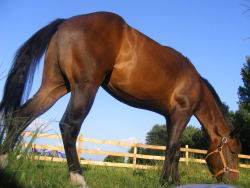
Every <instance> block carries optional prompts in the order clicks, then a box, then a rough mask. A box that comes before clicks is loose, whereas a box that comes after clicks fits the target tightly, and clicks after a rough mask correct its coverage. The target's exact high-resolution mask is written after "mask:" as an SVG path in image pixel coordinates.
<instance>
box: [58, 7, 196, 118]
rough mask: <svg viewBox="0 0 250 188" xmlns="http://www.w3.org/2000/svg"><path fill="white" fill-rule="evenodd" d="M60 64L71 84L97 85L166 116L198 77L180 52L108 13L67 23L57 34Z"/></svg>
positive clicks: (114, 94)
mask: <svg viewBox="0 0 250 188" xmlns="http://www.w3.org/2000/svg"><path fill="white" fill-rule="evenodd" d="M57 43H58V51H59V52H58V54H59V62H60V67H61V70H62V72H63V73H64V74H65V75H66V77H67V79H68V80H69V82H70V84H71V85H74V84H75V83H79V82H81V81H82V82H86V80H87V81H88V82H93V83H95V84H97V85H98V84H99V85H102V86H103V87H104V88H105V89H106V90H107V91H108V92H109V93H110V94H111V95H113V96H115V97H116V98H118V99H119V100H121V101H122V102H124V103H127V104H129V105H132V106H135V107H139V108H146V109H150V110H153V111H156V112H159V113H162V114H164V113H166V109H171V108H172V106H174V105H173V103H174V102H173V101H175V99H173V98H174V97H175V96H176V95H178V94H179V95H182V96H184V95H185V94H186V93H187V92H188V91H189V90H190V89H193V90H194V91H196V88H194V87H193V84H190V83H195V82H196V83H198V82H197V80H198V79H199V76H198V73H197V72H196V70H195V68H194V67H193V66H192V64H191V63H190V62H189V61H188V60H187V59H186V58H185V57H184V56H183V55H182V54H180V53H179V52H177V51H176V50H174V49H172V48H168V47H164V46H162V45H160V44H159V43H157V42H155V41H154V40H152V39H151V38H149V37H147V36H145V35H144V34H142V33H141V32H139V31H137V30H136V29H134V28H132V27H130V26H129V25H128V24H126V22H125V21H124V20H123V19H122V18H121V17H120V16H118V15H116V14H113V13H107V12H99V13H92V14H86V15H80V16H76V17H72V18H70V19H68V20H67V21H66V22H65V23H63V24H62V25H61V26H60V27H59V30H58V32H57Z"/></svg>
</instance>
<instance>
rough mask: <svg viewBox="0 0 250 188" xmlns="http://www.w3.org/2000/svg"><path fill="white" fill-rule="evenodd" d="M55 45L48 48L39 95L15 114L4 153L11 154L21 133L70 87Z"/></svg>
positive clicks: (11, 121)
mask: <svg viewBox="0 0 250 188" xmlns="http://www.w3.org/2000/svg"><path fill="white" fill-rule="evenodd" d="M57 62H58V61H57V55H56V54H55V50H54V48H53V43H52V44H51V45H50V47H49V48H48V51H47V54H46V57H45V63H44V71H43V78H42V84H41V87H40V89H39V90H38V91H37V93H36V94H35V95H34V96H33V97H32V98H31V99H29V100H28V101H27V102H26V103H25V104H24V105H22V106H20V108H19V109H18V110H17V111H16V112H15V113H14V115H13V116H14V118H13V119H11V120H10V123H11V127H12V128H11V129H10V131H9V133H8V135H7V137H6V139H5V143H4V151H3V153H8V152H10V151H11V150H12V149H13V147H14V146H15V142H16V139H17V138H18V137H19V135H20V134H21V132H22V131H23V130H24V129H25V128H26V127H27V126H28V125H29V124H30V123H31V122H32V121H33V120H34V119H35V118H36V117H38V116H39V115H41V114H42V113H44V112H45V111H46V110H47V109H49V108H50V107H51V106H52V105H53V104H54V103H55V102H56V101H57V100H58V99H59V98H60V97H62V96H63V95H65V94H66V93H67V92H69V90H68V88H69V87H68V85H67V83H66V82H65V78H64V77H63V75H62V73H61V70H60V68H59V65H58V63H57Z"/></svg>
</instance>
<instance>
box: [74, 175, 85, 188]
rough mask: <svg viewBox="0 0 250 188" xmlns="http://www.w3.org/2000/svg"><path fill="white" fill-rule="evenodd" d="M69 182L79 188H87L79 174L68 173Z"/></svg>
mask: <svg viewBox="0 0 250 188" xmlns="http://www.w3.org/2000/svg"><path fill="white" fill-rule="evenodd" d="M70 180H71V183H72V184H73V185H77V186H80V187H84V188H87V187H86V182H85V180H84V177H83V176H82V175H81V174H79V173H76V172H70Z"/></svg>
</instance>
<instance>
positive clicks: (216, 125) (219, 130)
mask: <svg viewBox="0 0 250 188" xmlns="http://www.w3.org/2000/svg"><path fill="white" fill-rule="evenodd" d="M195 116H196V118H197V119H198V120H199V122H200V123H201V124H202V126H203V127H204V128H205V130H206V132H207V133H208V135H209V137H210V140H211V141H212V142H214V141H217V142H218V141H219V140H221V138H222V137H224V136H227V135H228V133H229V132H230V129H231V127H230V125H229V124H228V123H227V121H226V120H225V117H224V115H223V112H222V111H221V109H220V107H219V104H218V102H217V101H216V99H215V97H214V95H213V94H212V92H211V91H210V90H209V89H208V87H207V86H206V84H204V85H203V94H202V96H201V102H200V106H199V108H198V110H197V111H196V113H195Z"/></svg>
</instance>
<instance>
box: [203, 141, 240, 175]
mask: <svg viewBox="0 0 250 188" xmlns="http://www.w3.org/2000/svg"><path fill="white" fill-rule="evenodd" d="M221 142H222V144H221V145H220V146H219V147H218V148H216V149H215V150H214V151H212V152H210V153H209V154H207V156H206V158H205V160H207V158H208V157H209V156H211V155H213V154H215V153H219V155H220V158H221V161H222V164H223V169H221V170H220V171H219V172H217V173H216V174H214V177H215V178H216V177H217V176H219V175H221V174H223V173H228V172H235V173H240V172H239V170H237V169H233V168H229V167H228V165H227V163H226V160H225V157H224V155H223V152H222V149H223V146H224V145H225V144H226V143H227V137H223V138H222V140H221Z"/></svg>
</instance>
